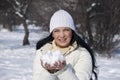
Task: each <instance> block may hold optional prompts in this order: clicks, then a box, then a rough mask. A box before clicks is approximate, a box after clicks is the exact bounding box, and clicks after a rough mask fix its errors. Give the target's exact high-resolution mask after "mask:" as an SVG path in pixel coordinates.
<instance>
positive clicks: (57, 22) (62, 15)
mask: <svg viewBox="0 0 120 80" xmlns="http://www.w3.org/2000/svg"><path fill="white" fill-rule="evenodd" d="M57 27H69V28H70V29H72V30H74V31H75V26H74V21H73V18H72V16H71V15H70V14H69V13H68V12H67V11H65V10H58V11H57V12H55V13H54V14H53V16H52V17H51V20H50V33H51V32H52V31H53V29H55V28H57Z"/></svg>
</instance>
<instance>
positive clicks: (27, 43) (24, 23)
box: [23, 19, 30, 45]
mask: <svg viewBox="0 0 120 80" xmlns="http://www.w3.org/2000/svg"><path fill="white" fill-rule="evenodd" d="M23 27H24V31H25V35H24V39H23V45H29V44H30V43H29V40H28V37H29V30H28V28H27V24H26V19H23Z"/></svg>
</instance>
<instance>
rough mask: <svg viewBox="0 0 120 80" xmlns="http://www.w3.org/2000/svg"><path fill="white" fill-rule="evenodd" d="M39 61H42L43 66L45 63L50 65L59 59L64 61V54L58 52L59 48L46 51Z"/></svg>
mask: <svg viewBox="0 0 120 80" xmlns="http://www.w3.org/2000/svg"><path fill="white" fill-rule="evenodd" d="M40 60H41V61H43V66H45V64H46V63H48V64H50V65H51V66H53V65H54V64H55V62H57V61H60V62H63V61H65V58H64V56H63V55H62V54H61V53H60V51H59V50H57V51H54V52H51V51H48V52H47V53H46V54H44V55H43V56H42V57H41V59H40Z"/></svg>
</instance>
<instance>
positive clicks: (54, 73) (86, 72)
mask: <svg viewBox="0 0 120 80" xmlns="http://www.w3.org/2000/svg"><path fill="white" fill-rule="evenodd" d="M36 49H37V52H36V57H35V60H34V65H33V80H92V73H93V74H94V75H95V79H96V80H97V74H96V73H95V68H96V66H95V59H94V55H93V52H92V50H91V49H90V47H89V46H88V45H87V44H86V43H85V42H84V41H83V40H82V39H81V38H80V37H79V36H78V35H77V34H76V30H75V26H74V21H73V19H72V17H71V15H70V14H69V13H68V12H66V11H65V10H58V11H57V12H55V13H54V14H53V16H52V17H51V20H50V35H49V36H48V37H47V38H45V39H43V40H41V41H38V43H37V45H36ZM56 50H59V51H60V53H61V54H62V55H63V56H64V58H65V60H64V61H59V60H58V61H56V62H55V63H54V64H53V65H52V66H51V65H50V63H47V62H46V63H45V64H43V62H44V61H43V60H41V59H40V58H41V57H42V56H43V55H44V54H46V53H47V52H48V51H51V52H53V53H52V54H54V51H56Z"/></svg>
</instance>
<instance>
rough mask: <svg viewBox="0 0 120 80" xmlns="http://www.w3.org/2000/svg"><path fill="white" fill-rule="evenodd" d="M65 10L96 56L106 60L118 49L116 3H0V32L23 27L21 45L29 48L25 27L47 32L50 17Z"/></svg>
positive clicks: (88, 0) (60, 0) (53, 0)
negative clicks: (98, 55) (57, 11)
mask: <svg viewBox="0 0 120 80" xmlns="http://www.w3.org/2000/svg"><path fill="white" fill-rule="evenodd" d="M58 9H65V10H67V11H68V12H69V13H70V14H71V15H72V16H73V19H74V21H75V24H76V29H77V32H78V33H79V34H80V36H81V37H82V39H84V40H85V41H86V42H87V43H88V44H89V45H90V46H91V48H93V50H95V51H96V52H98V53H99V54H104V55H107V56H110V53H111V52H112V51H114V50H116V49H117V48H120V46H118V44H119V43H120V0H0V25H1V26H2V27H0V29H2V28H6V29H8V30H9V31H14V30H15V29H16V26H17V25H21V24H22V25H23V27H24V31H25V36H24V39H23V45H29V44H30V43H29V29H28V25H33V24H34V25H35V26H36V27H42V28H43V29H44V30H46V31H48V26H49V20H50V17H51V15H52V14H53V13H54V12H55V11H56V10H58Z"/></svg>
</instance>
